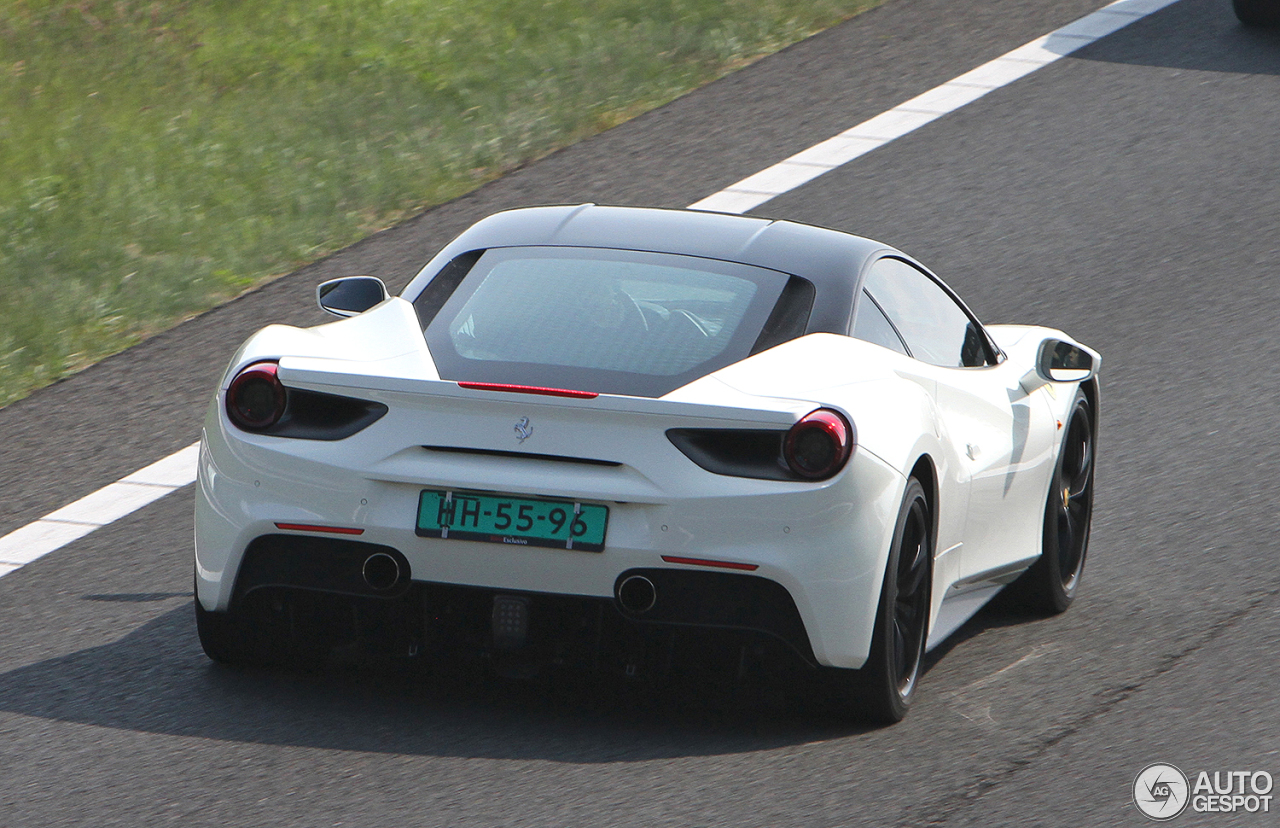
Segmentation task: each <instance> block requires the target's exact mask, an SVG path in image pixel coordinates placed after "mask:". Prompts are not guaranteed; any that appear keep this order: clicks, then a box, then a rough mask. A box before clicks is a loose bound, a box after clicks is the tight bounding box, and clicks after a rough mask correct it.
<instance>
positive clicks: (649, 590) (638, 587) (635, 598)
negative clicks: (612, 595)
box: [618, 575, 658, 615]
mask: <svg viewBox="0 0 1280 828" xmlns="http://www.w3.org/2000/svg"><path fill="white" fill-rule="evenodd" d="M657 602H658V590H657V589H656V588H655V587H654V586H653V581H650V580H649V579H648V578H646V577H644V576H643V575H632V576H631V577H629V578H626V579H624V580H623V582H622V583H620V584H618V603H619V604H621V605H622V608H623V609H624V610H626V611H627V612H629V613H631V614H632V615H643V614H644V613H646V612H648V611H649V610H651V609H653V605H654V604H656V603H657Z"/></svg>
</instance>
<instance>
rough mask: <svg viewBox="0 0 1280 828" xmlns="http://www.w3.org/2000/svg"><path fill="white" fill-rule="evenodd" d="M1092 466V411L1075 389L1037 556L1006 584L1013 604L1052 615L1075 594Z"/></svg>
mask: <svg viewBox="0 0 1280 828" xmlns="http://www.w3.org/2000/svg"><path fill="white" fill-rule="evenodd" d="M1093 470H1094V431H1093V412H1092V410H1091V408H1090V406H1089V399H1088V398H1087V397H1086V396H1085V394H1084V391H1083V390H1081V389H1077V390H1076V397H1075V402H1074V403H1073V404H1072V406H1071V416H1070V417H1069V418H1068V420H1067V426H1066V428H1065V430H1064V433H1063V435H1062V448H1061V450H1060V451H1059V452H1058V462H1057V464H1056V465H1055V467H1054V470H1053V479H1052V481H1051V482H1050V484H1049V495H1048V499H1047V501H1046V503H1045V509H1044V530H1043V535H1042V542H1041V552H1040V558H1039V559H1038V560H1037V561H1036V562H1035V563H1034V564H1033V565H1032V566H1031V568H1030V569H1028V570H1027V571H1026V572H1024V573H1023V574H1022V577H1020V578H1019V579H1018V580H1017V581H1015V582H1014V583H1013V584H1011V585H1010V586H1009V587H1008V588H1006V590H1005V591H1006V592H1008V593H1010V596H1009V597H1010V598H1011V599H1012V603H1013V606H1015V607H1016V608H1020V609H1023V610H1026V611H1028V612H1032V613H1035V614H1038V615H1057V614H1059V613H1062V612H1066V610H1067V607H1069V606H1071V602H1072V601H1074V600H1075V597H1076V591H1077V589H1078V588H1079V586H1080V576H1081V574H1082V573H1083V571H1084V561H1085V556H1086V554H1087V553H1088V551H1089V529H1090V527H1091V526H1092V524H1093Z"/></svg>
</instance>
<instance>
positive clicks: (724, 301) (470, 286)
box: [415, 247, 812, 397]
mask: <svg viewBox="0 0 1280 828" xmlns="http://www.w3.org/2000/svg"><path fill="white" fill-rule="evenodd" d="M466 264H470V267H469V268H467V269H466V270H465V274H464V273H461V272H459V267H465V266H466ZM446 271H447V272H446ZM794 282H800V283H802V284H803V286H807V285H808V283H807V282H803V280H799V279H795V278H794V277H789V276H788V275H787V274H784V273H779V272H777V271H772V270H765V269H762V268H756V267H751V266H748V265H742V264H736V263H731V262H721V261H716V260H711V259H700V258H695V257H690V256H675V255H669V254H661V253H642V252H634V251H620V250H603V249H595V248H564V247H519V248H495V249H491V250H488V251H485V252H484V253H483V254H482V255H480V256H479V258H478V259H477V258H475V256H474V254H471V255H469V257H463V261H462V263H461V264H460V265H459V263H458V262H455V263H453V264H451V265H449V266H447V267H446V268H445V271H442V272H441V273H440V274H439V275H438V276H437V277H436V278H435V279H433V280H432V282H431V283H429V284H428V285H427V287H426V288H425V289H424V291H423V294H422V296H421V297H419V299H418V301H417V302H415V305H417V306H418V308H419V313H420V315H421V316H423V319H422V321H423V323H424V325H425V331H424V333H425V335H426V338H427V345H428V347H430V349H431V354H432V356H433V357H434V359H435V361H436V366H437V368H438V369H439V371H440V375H441V377H443V378H445V379H451V380H455V381H472V382H501V383H513V384H517V385H536V386H547V387H555V388H574V389H579V390H586V391H597V392H601V393H611V394H630V395H636V396H650V397H657V396H661V395H663V394H666V393H667V392H669V391H672V390H674V389H676V388H679V387H680V386H681V385H684V384H686V383H688V382H691V381H693V380H694V379H697V378H698V377H700V376H703V375H705V374H707V373H710V372H711V371H715V370H717V369H719V368H722V367H724V366H726V365H729V364H731V363H734V362H737V361H738V360H740V359H743V358H745V357H747V356H748V355H750V354H751V353H753V352H754V351H755V350H759V349H760V348H759V347H758V346H759V345H762V344H763V345H765V347H767V346H769V345H772V344H777V342H776V341H773V340H779V337H780V336H781V337H785V338H783V339H781V340H779V341H785V339H787V338H793V337H794V336H798V335H800V334H801V333H803V331H804V325H805V324H806V322H807V320H808V311H809V304H810V303H811V301H812V298H811V297H812V289H811V288H810V289H809V290H808V291H807V292H806V291H804V290H803V289H802V288H801V290H800V292H801V293H805V295H806V296H808V297H809V302H804V301H800V302H797V301H795V300H794V299H795V297H794V296H791V297H789V301H783V302H780V301H779V300H780V298H784V299H785V298H788V297H787V296H785V295H786V294H794V293H795V292H796V290H795V289H794V288H790V289H789V285H790V284H791V283H794ZM446 292H447V293H448V296H447V297H446V296H444V295H442V294H443V293H446ZM775 310H778V311H780V313H775ZM424 311H425V313H424ZM780 315H781V316H786V317H791V318H787V319H780V318H779V316H780ZM427 316H429V317H430V318H426V317H427ZM764 340H769V341H768V342H765V341H764Z"/></svg>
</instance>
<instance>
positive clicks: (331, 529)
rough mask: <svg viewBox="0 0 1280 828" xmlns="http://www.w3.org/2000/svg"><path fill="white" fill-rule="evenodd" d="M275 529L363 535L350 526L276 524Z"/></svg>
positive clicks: (362, 532)
mask: <svg viewBox="0 0 1280 828" xmlns="http://www.w3.org/2000/svg"><path fill="white" fill-rule="evenodd" d="M276 528H277V529H284V530H286V531H289V532H327V533H329V534H331V535H363V534H364V530H363V529H357V528H355V527H352V526H316V525H314V524H311V523H277V524H276Z"/></svg>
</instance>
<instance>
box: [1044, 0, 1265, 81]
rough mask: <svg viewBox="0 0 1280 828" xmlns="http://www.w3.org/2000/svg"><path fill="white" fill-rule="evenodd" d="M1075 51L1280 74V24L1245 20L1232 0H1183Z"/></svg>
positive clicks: (1088, 56) (1079, 55)
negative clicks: (1271, 26)
mask: <svg viewBox="0 0 1280 828" xmlns="http://www.w3.org/2000/svg"><path fill="white" fill-rule="evenodd" d="M1064 42H1065V39H1064ZM1050 47H1051V48H1052V43H1051V44H1050ZM1071 57H1072V58H1074V59H1078V60H1094V61H1101V62H1105V63H1125V64H1130V65H1134V66H1160V67H1166V68H1170V69H1189V70H1199V71H1205V72H1234V73H1238V74H1245V75H1280V29H1260V28H1253V27H1248V26H1244V25H1242V24H1241V23H1240V21H1239V20H1237V19H1236V16H1235V15H1234V14H1233V13H1232V11H1231V2H1230V0H1182V2H1179V3H1174V4H1173V5H1171V6H1168V7H1166V8H1164V9H1161V10H1160V11H1158V12H1155V13H1153V14H1150V15H1148V16H1147V17H1144V18H1142V19H1141V20H1138V21H1136V22H1134V23H1131V24H1129V25H1128V26H1126V27H1124V28H1123V29H1121V30H1119V31H1118V32H1116V33H1114V34H1112V35H1109V36H1107V37H1104V38H1102V39H1101V40H1098V41H1096V42H1095V43H1092V44H1090V45H1088V46H1085V47H1084V48H1083V49H1079V50H1077V51H1075V52H1071Z"/></svg>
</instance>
